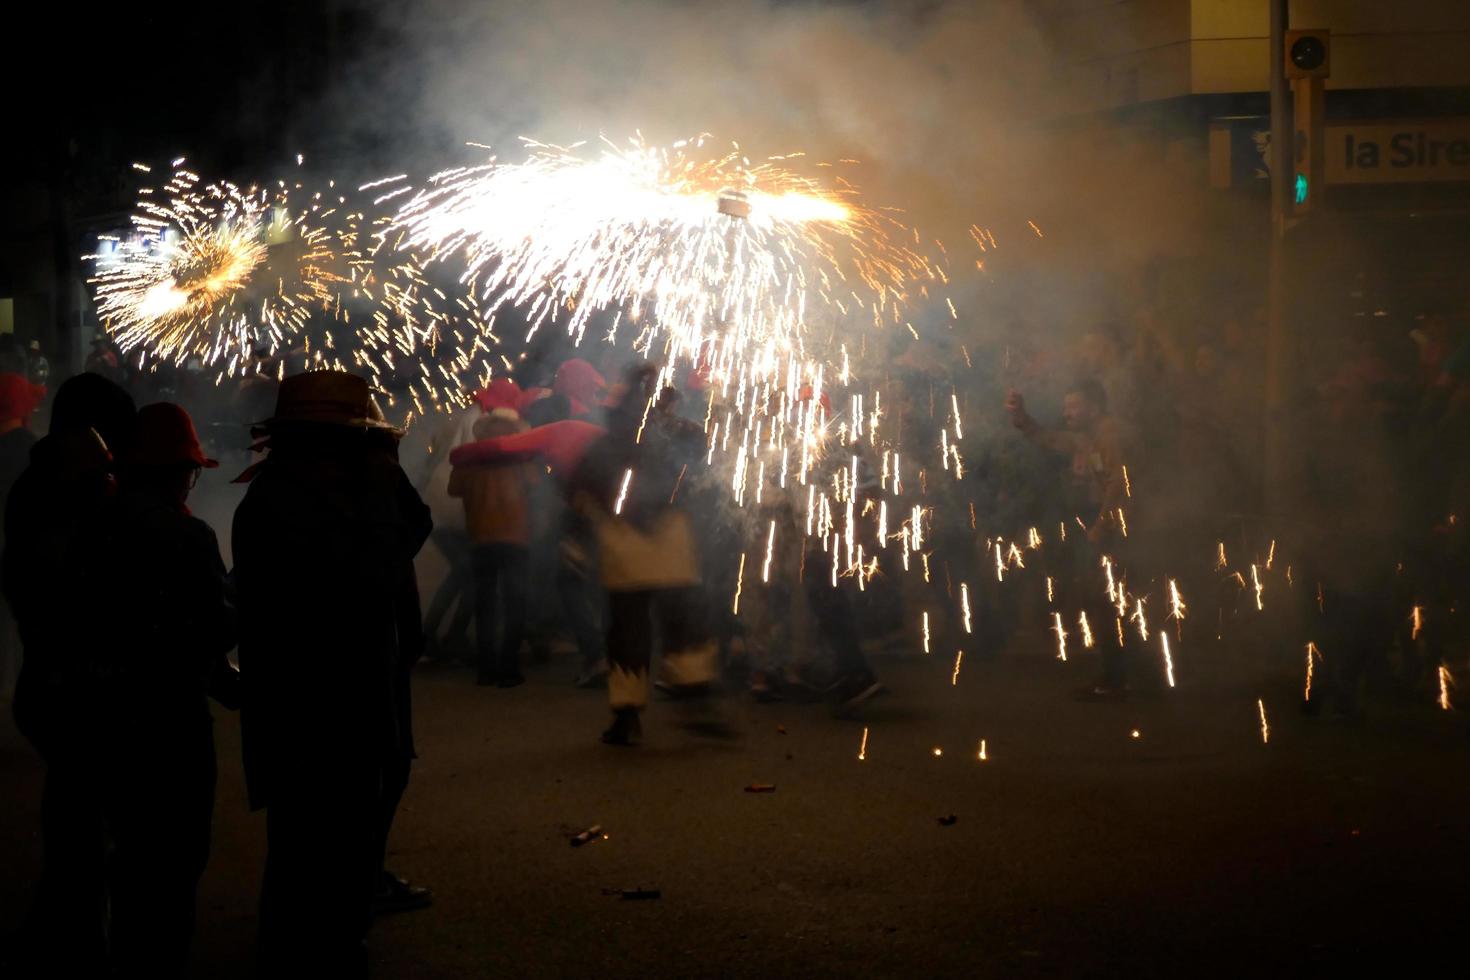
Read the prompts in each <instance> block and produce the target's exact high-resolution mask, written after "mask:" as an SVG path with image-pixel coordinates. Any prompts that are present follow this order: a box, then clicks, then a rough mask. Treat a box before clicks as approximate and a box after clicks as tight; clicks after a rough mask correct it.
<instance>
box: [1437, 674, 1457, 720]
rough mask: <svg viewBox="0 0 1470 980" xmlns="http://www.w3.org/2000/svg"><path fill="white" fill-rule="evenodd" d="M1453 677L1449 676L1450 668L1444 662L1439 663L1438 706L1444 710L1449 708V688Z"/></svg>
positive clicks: (1453, 681) (1452, 684)
mask: <svg viewBox="0 0 1470 980" xmlns="http://www.w3.org/2000/svg"><path fill="white" fill-rule="evenodd" d="M1454 683H1455V679H1454V678H1453V677H1451V676H1450V669H1449V668H1448V667H1446V666H1445V665H1444V664H1440V665H1439V706H1440V707H1441V708H1442V709H1444V710H1445V711H1449V710H1450V688H1451V687H1452V686H1454Z"/></svg>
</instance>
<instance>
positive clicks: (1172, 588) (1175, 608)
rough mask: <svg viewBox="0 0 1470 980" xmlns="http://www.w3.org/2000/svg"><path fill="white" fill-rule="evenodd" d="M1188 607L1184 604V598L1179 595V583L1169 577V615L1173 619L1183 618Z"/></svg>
mask: <svg viewBox="0 0 1470 980" xmlns="http://www.w3.org/2000/svg"><path fill="white" fill-rule="evenodd" d="M1186 608H1188V607H1187V606H1185V605H1184V599H1183V597H1181V596H1180V595H1179V583H1178V582H1176V581H1175V580H1174V579H1169V616H1170V618H1172V619H1178V620H1182V619H1183V618H1184V611H1185V609H1186Z"/></svg>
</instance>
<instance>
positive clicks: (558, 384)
mask: <svg viewBox="0 0 1470 980" xmlns="http://www.w3.org/2000/svg"><path fill="white" fill-rule="evenodd" d="M606 387H607V379H606V378H604V377H603V376H602V372H600V371H598V370H597V368H595V367H593V366H592V365H591V364H588V363H587V362H586V361H584V360H582V359H581V358H580V357H574V358H572V359H570V360H567V361H562V363H561V367H559V368H557V369H556V378H555V380H553V381H552V382H551V388H552V390H553V391H555V392H556V393H557V394H558V395H566V396H567V398H568V400H570V401H571V402H572V403H573V410H575V409H576V406H577V405H578V404H580V405H581V406H584V409H583V410H584V411H585V406H587V405H596V404H597V403H598V402H599V401H601V399H600V398H599V397H598V392H600V391H601V390H602V389H603V388H606Z"/></svg>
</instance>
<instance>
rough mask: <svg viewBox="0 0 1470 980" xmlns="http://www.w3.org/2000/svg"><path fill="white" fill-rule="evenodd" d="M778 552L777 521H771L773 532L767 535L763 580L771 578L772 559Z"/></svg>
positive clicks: (766, 580)
mask: <svg viewBox="0 0 1470 980" xmlns="http://www.w3.org/2000/svg"><path fill="white" fill-rule="evenodd" d="M775 553H776V522H775V521H771V532H770V534H769V535H767V537H766V562H765V564H764V565H762V566H761V581H762V582H769V581H770V580H771V559H772V557H774V555H775Z"/></svg>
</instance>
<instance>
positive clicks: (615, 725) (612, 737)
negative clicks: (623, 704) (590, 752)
mask: <svg viewBox="0 0 1470 980" xmlns="http://www.w3.org/2000/svg"><path fill="white" fill-rule="evenodd" d="M642 738H643V723H642V722H641V721H639V719H638V709H637V708H618V709H617V710H615V711H614V712H613V722H612V725H611V727H609V728H608V730H607V731H605V732H603V733H602V741H603V742H604V743H606V744H608V745H635V744H637V743H638V741H639V740H640V739H642Z"/></svg>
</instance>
